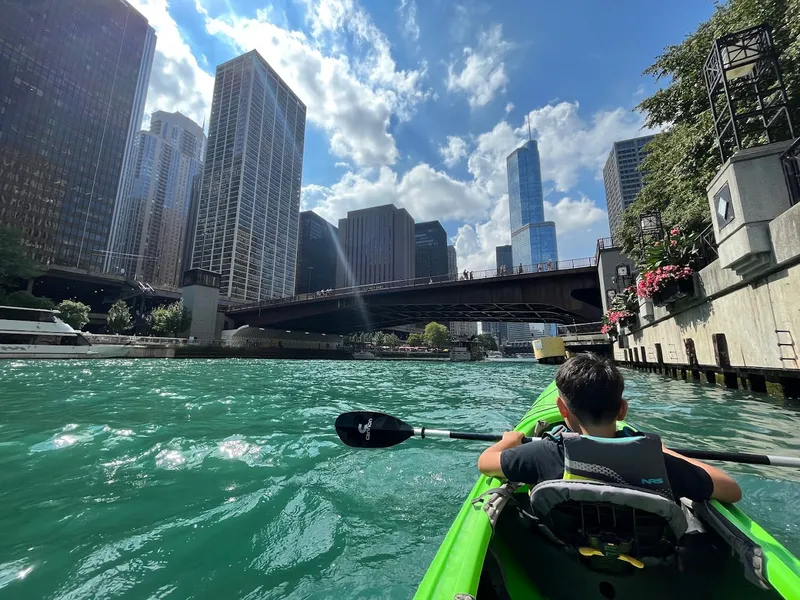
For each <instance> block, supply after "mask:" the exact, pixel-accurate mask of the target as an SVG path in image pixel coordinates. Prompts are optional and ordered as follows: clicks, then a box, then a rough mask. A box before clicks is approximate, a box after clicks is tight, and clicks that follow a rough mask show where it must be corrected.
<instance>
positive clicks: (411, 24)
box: [397, 0, 419, 42]
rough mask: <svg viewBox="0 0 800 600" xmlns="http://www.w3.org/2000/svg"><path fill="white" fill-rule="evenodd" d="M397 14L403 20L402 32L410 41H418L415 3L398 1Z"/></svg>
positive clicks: (405, 0) (404, 0) (411, 0)
mask: <svg viewBox="0 0 800 600" xmlns="http://www.w3.org/2000/svg"><path fill="white" fill-rule="evenodd" d="M397 12H399V13H400V16H401V17H402V18H403V31H404V32H405V34H406V35H407V36H408V37H409V39H411V40H412V41H415V42H416V41H417V40H418V39H419V23H417V3H416V2H415V1H414V0H400V6H398V8H397Z"/></svg>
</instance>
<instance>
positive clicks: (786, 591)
mask: <svg viewBox="0 0 800 600" xmlns="http://www.w3.org/2000/svg"><path fill="white" fill-rule="evenodd" d="M555 400H556V388H555V382H554V383H553V384H551V385H550V386H549V387H548V388H547V389H546V390H545V391H544V392H542V394H541V395H540V396H539V398H538V399H537V400H536V402H534V404H533V406H532V407H531V409H530V410H529V411H528V413H527V414H526V415H525V417H524V418H523V419H522V421H521V422H520V423H519V425H518V426H517V428H516V430H517V431H523V432H525V433H526V435H535V434H536V433H538V432H541V431H542V430H543V429H544V428H545V427H547V428H548V430H549V428H550V427H552V426H556V425H558V424H560V423H561V422H562V421H561V418H560V415H559V413H558V409H557V408H556V405H555ZM501 484H502V482H501V481H500V480H498V479H493V478H487V477H484V476H481V477H480V478H479V479H478V481H477V483H476V484H475V487H473V488H472V491H471V492H470V494H469V497H468V498H467V499H466V501H465V502H464V504H463V506H462V507H461V510H460V511H459V512H458V515H457V516H456V518H455V521H454V522H453V525H452V526H451V527H450V530H449V531H448V533H447V535H446V536H445V538H444V541H443V542H442V545H441V547H440V548H439V550H438V552H437V553H436V556H435V557H434V559H433V562H432V563H431V565H430V567H429V568H428V571H427V573H426V574H425V577H424V579H423V580H422V583H421V584H420V586H419V588H418V589H417V593H416V595H415V596H414V598H415V599H416V600H426V599H436V600H471V599H477V600H501V599H502V600H521V599H523V598H524V599H526V600H527V599H535V598H549V599H553V600H555V599H561V598H565V599H568V598H579V599H581V600H589V599H591V598H599V599H603V598H609V599H610V598H616V599H624V598H636V599H637V600H641V599H642V598H645V599H646V600H659V599H661V598H682V599H686V598H720V599H721V598H726V599H727V598H737V599H740V598H741V599H749V598H787V599H788V598H792V599H800V561H798V559H797V558H796V557H795V556H794V555H792V554H791V553H790V552H789V551H788V550H787V549H786V548H784V547H783V546H782V545H781V544H780V543H779V542H778V541H777V540H775V539H774V538H773V537H772V536H771V535H770V534H769V533H767V532H766V531H764V529H762V528H761V527H760V526H759V525H758V523H756V522H755V521H753V520H751V519H750V518H749V517H748V516H747V515H745V514H744V513H743V512H742V511H741V510H739V509H738V508H736V506H733V505H728V504H720V503H719V502H717V501H711V502H707V503H694V504H691V503H684V509H683V510H684V513H686V515H687V517H686V518H687V521H689V522H691V523H694V526H693V531H692V532H691V535H690V533H689V532H687V533H685V534H683V535H681V537H680V538H679V539H680V541H679V542H678V541H677V540H678V538H677V537H675V538H674V539H673V543H672V547H671V548H670V549H668V550H667V551H666V552H665V553H664V555H663V560H659V561H658V562H656V563H648V564H647V565H646V566H642V563H641V562H640V561H638V560H633V559H630V560H629V557H628V556H624V555H616V554H615V555H614V556H613V557H612V558H616V559H619V557H620V556H623V559H622V560H609V559H608V558H607V555H602V556H591V554H597V555H600V554H602V553H600V552H597V551H594V550H589V549H587V548H584V547H581V548H579V549H578V550H579V552H575V551H573V552H570V549H569V548H568V547H567V546H565V545H564V544H563V543H560V542H559V541H558V539H552V538H549V537H548V536H547V535H545V533H546V531H545V532H543V531H542V529H543V528H542V526H541V523H540V521H539V520H538V519H537V518H535V517H534V516H533V515H531V512H534V511H532V509H531V500H529V496H528V493H529V492H530V490H529V489H528V488H526V487H519V488H516V489H514V486H511V487H509V486H508V485H506V486H501ZM593 485H595V486H599V485H600V484H593ZM602 487H604V488H606V489H608V488H611V487H613V486H602ZM498 488H499V489H500V491H498V492H492V491H491V490H497V489H498ZM487 492H489V493H487ZM573 504H574V503H573ZM577 504H579V505H580V510H581V513H580V514H581V519H585V520H580V521H577V523H578V524H579V525H580V523H588V522H589V520H590V519H588V518H586V516H587V515H586V514H585V511H587V510H591V514H590V515H589V516H591V517H592V518H594V517H595V516H596V517H597V519H598V520H597V521H593V522H594V523H595V525H597V524H598V523H602V519H601V511H604V510H608V511H609V514H611V515H612V516H614V518H615V520H614V522H613V526H612V527H611V528H612V529H613V528H614V527H617V528H619V529H620V530H624V531H625V532H627V533H630V532H631V531H633V532H634V533H632V534H630V535H632V536H633V537H629V538H628V540H629V541H630V540H631V539H632V540H634V542H633V549H634V551H635V550H636V549H637V548H638V547H642V546H644V545H645V542H644V541H641V540H643V539H645V538H646V537H647V535H650V534H651V533H652V531H655V529H653V530H648V529H647V527H650V526H652V525H653V523H648V522H646V521H642V520H641V519H642V518H643V515H642V514H641V513H639V514H638V515H637V514H636V509H635V508H634V509H630V508H628V507H624V508H625V510H627V511H630V510H633V514H634V518H635V521H631V523H634V522H635V523H636V524H635V525H631V528H629V529H625V528H624V526H623V525H622V523H623V519H622V517H621V514H622V513H619V511H618V510H617V509H616V508H614V509H613V510H612V509H611V508H608V509H606V508H605V507H604V506H603V505H602V503H581V502H578V503H577ZM598 505H600V506H598ZM676 506H677V505H676ZM554 512H555V511H554ZM595 512H596V515H595ZM679 512H680V510H679ZM602 514H605V513H602ZM644 516H645V517H646V516H651V515H644ZM617 518H619V519H620V520H619V521H617ZM544 529H545V530H546V529H547V527H544ZM576 529H578V530H580V526H579V527H576ZM586 529H587V530H588V529H590V525H588V524H587V525H586ZM607 529H608V528H607ZM607 529H604V530H602V531H601V532H600V533H599V534H597V535H603V536H607V535H608V532H607ZM596 533H597V532H591V531H590V532H587V534H588V535H595V534H596ZM637 535H638V536H641V537H637ZM659 535H662V534H659ZM589 539H595V538H589ZM624 539H625V538H624V535H622V534H620V537H619V538H614V540H615V542H619V543H624ZM663 539H664V537H663V535H662V537H661V540H662V541H663ZM637 544H639V545H638V546H637ZM610 545H611V546H614V544H610ZM603 547H604V548H608V545H606V546H603ZM627 547H631V546H630V545H629V546H627ZM587 550H588V552H587ZM643 552H644V551H642V553H643ZM634 553H635V552H629V554H634ZM625 561H629V562H625ZM634 563H637V564H638V566H637V564H634Z"/></svg>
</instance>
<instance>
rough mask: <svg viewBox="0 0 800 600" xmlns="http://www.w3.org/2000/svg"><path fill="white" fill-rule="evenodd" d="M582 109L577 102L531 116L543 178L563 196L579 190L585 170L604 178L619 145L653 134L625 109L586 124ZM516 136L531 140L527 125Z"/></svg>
mask: <svg viewBox="0 0 800 600" xmlns="http://www.w3.org/2000/svg"><path fill="white" fill-rule="evenodd" d="M579 107H580V105H579V104H578V103H577V102H559V103H558V104H555V105H554V104H548V105H546V106H544V107H542V108H539V109H536V110H533V111H531V112H530V113H529V114H528V118H529V119H530V124H531V128H532V129H533V131H534V137H535V138H536V139H537V140H538V142H539V155H540V157H541V163H542V178H543V179H545V180H549V181H552V182H553V183H555V186H556V189H557V190H558V191H562V192H566V191H568V190H570V189H571V188H572V187H573V186H575V184H576V183H577V181H578V177H579V173H580V171H581V170H582V169H588V170H589V171H591V172H593V173H594V174H595V175H596V176H597V177H598V178H599V177H601V175H602V169H603V165H604V164H605V162H606V159H607V158H608V153H609V151H610V150H611V146H612V144H613V143H614V142H615V141H618V140H624V139H626V138H632V137H637V136H641V135H646V134H648V133H651V132H650V130H643V129H642V127H643V123H644V122H643V119H642V117H641V115H640V114H639V113H634V112H633V111H630V110H626V109H624V108H616V109H614V110H606V111H598V112H597V113H595V114H594V115H593V116H592V118H591V120H590V121H589V122H586V121H584V120H583V119H582V118H581V117H580V115H579V114H578V109H579ZM515 133H516V134H517V136H518V137H519V138H521V139H525V138H526V137H527V133H528V132H527V128H526V127H525V125H524V123H523V125H522V126H520V127H519V128H518V129H516V130H515Z"/></svg>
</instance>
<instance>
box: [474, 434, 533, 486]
mask: <svg viewBox="0 0 800 600" xmlns="http://www.w3.org/2000/svg"><path fill="white" fill-rule="evenodd" d="M523 437H525V434H524V433H522V432H521V431H506V432H504V433H503V439H502V440H500V441H499V442H497V443H496V444H494V445H493V446H489V447H488V448H487V449H486V450H484V451H483V454H481V456H480V458H478V469H479V470H480V472H481V473H483V474H484V475H486V476H487V477H505V474H504V473H503V468H502V467H501V466H500V454H501V453H502V452H503V450H508V449H509V448H514V447H516V446H519V445H520V444H521V443H522V438H523Z"/></svg>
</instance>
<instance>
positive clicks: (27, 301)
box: [0, 290, 56, 310]
mask: <svg viewBox="0 0 800 600" xmlns="http://www.w3.org/2000/svg"><path fill="white" fill-rule="evenodd" d="M0 304H2V305H4V306H20V307H22V308H46V309H48V310H52V309H54V308H55V307H56V303H55V302H53V301H52V300H50V298H42V297H40V296H34V295H33V294H31V293H30V292H26V291H24V290H21V291H18V292H12V293H10V294H3V292H2V291H0Z"/></svg>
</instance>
